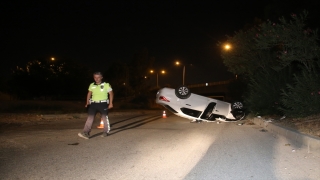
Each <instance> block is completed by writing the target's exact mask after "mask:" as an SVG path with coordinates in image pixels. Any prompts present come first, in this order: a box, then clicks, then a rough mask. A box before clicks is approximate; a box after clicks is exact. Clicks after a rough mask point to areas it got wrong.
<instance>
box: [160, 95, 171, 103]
mask: <svg viewBox="0 0 320 180" xmlns="http://www.w3.org/2000/svg"><path fill="white" fill-rule="evenodd" d="M159 100H161V101H166V102H170V101H169V100H168V99H167V98H165V97H164V96H160V97H159Z"/></svg>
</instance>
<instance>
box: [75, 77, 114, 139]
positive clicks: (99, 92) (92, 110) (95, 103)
mask: <svg viewBox="0 0 320 180" xmlns="http://www.w3.org/2000/svg"><path fill="white" fill-rule="evenodd" d="M93 79H94V81H95V82H93V83H91V84H90V86H89V89H88V94H87V103H86V105H85V107H88V106H89V108H88V118H87V121H86V124H85V125H84V128H83V131H82V132H80V133H78V136H80V137H82V138H84V139H89V138H90V131H91V127H92V123H93V120H94V118H95V115H96V113H97V111H99V112H100V114H101V119H102V121H103V123H104V129H103V133H102V135H101V136H102V137H107V136H108V133H109V131H110V124H109V119H108V118H107V115H108V109H110V108H112V107H113V104H112V102H113V91H112V88H111V86H110V84H109V83H106V82H103V81H102V79H103V76H102V74H101V72H95V73H93ZM108 94H109V96H108ZM108 97H109V99H108Z"/></svg>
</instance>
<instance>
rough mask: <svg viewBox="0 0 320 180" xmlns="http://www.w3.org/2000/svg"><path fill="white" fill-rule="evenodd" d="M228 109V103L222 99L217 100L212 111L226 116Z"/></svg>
mask: <svg viewBox="0 0 320 180" xmlns="http://www.w3.org/2000/svg"><path fill="white" fill-rule="evenodd" d="M229 111H230V103H227V102H224V101H217V105H216V108H215V109H214V112H213V113H214V114H219V115H223V116H227V115H228V113H229Z"/></svg>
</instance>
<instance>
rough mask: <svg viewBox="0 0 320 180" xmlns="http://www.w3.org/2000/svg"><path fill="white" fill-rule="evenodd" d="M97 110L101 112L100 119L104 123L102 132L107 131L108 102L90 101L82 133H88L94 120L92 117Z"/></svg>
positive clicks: (108, 124)
mask: <svg viewBox="0 0 320 180" xmlns="http://www.w3.org/2000/svg"><path fill="white" fill-rule="evenodd" d="M97 112H100V114H101V119H102V121H103V124H104V129H103V132H106V133H109V131H110V123H109V118H107V116H108V103H107V102H105V103H91V104H90V105H89V108H88V118H87V121H86V124H85V125H84V128H83V132H84V133H88V134H89V133H90V131H91V127H92V123H93V120H94V117H95V115H96V113H97Z"/></svg>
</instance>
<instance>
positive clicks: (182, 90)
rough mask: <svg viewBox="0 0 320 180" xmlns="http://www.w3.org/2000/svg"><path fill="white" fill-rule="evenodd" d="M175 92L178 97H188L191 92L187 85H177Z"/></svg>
mask: <svg viewBox="0 0 320 180" xmlns="http://www.w3.org/2000/svg"><path fill="white" fill-rule="evenodd" d="M175 94H176V96H177V97H178V98H180V99H187V98H189V97H190V95H191V92H190V89H189V88H188V87H187V86H179V87H178V88H176V89H175Z"/></svg>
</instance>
